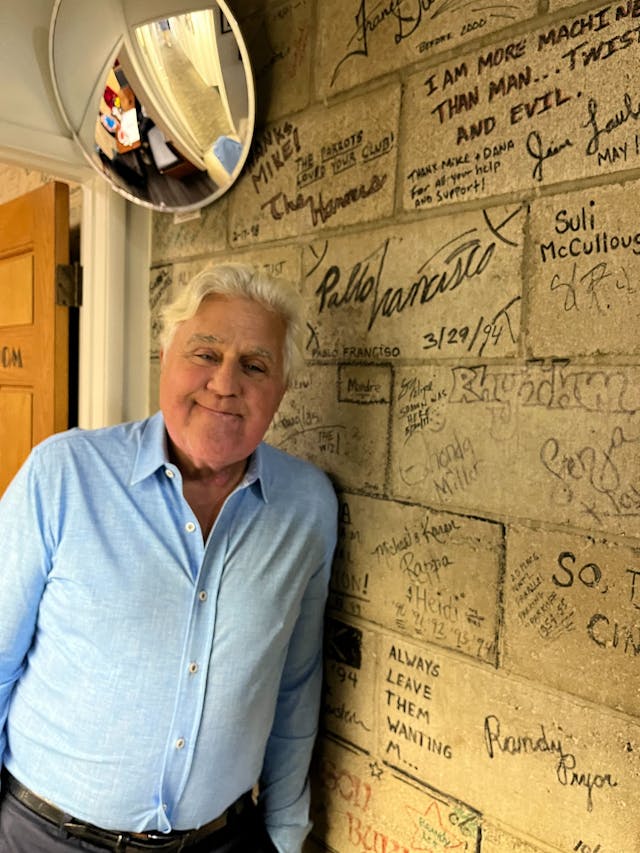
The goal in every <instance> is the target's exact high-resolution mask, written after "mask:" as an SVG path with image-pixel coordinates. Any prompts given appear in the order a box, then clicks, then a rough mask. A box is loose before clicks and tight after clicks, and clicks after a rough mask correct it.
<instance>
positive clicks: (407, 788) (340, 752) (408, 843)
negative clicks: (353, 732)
mask: <svg viewBox="0 0 640 853" xmlns="http://www.w3.org/2000/svg"><path fill="white" fill-rule="evenodd" d="M312 817H313V820H314V827H313V830H312V836H313V838H314V839H316V840H317V841H319V842H320V843H322V844H324V845H325V846H326V847H327V848H328V849H329V850H333V851H340V853H363V851H375V853H383V851H386V853H392V851H395V853H413V851H420V850H422V851H444V850H456V849H459V850H474V851H475V850H478V849H479V846H478V845H479V843H480V831H479V827H480V816H479V815H478V813H477V812H476V811H474V809H472V808H470V807H469V806H467V805H466V804H465V803H462V802H459V801H457V800H456V799H455V798H454V797H450V796H447V795H444V794H442V793H440V792H438V791H434V790H432V789H431V788H429V787H428V786H427V785H423V784H421V783H420V782H419V781H417V780H415V779H411V778H409V777H407V776H403V775H402V774H400V773H398V772H397V771H395V770H394V769H392V768H389V767H387V766H385V765H384V763H383V762H381V761H380V759H379V758H376V757H375V756H373V755H369V754H367V753H365V752H362V751H360V750H356V749H350V748H349V747H347V746H342V745H339V744H337V743H336V742H334V741H332V740H330V739H329V738H323V739H322V740H321V742H320V743H319V744H318V749H317V755H316V760H315V762H314V767H313V771H312Z"/></svg>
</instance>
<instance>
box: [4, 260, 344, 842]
mask: <svg viewBox="0 0 640 853" xmlns="http://www.w3.org/2000/svg"><path fill="white" fill-rule="evenodd" d="M296 299H297V297H296V296H295V294H293V293H289V292H288V291H287V290H286V289H285V288H284V287H283V286H282V285H280V284H276V283H275V282H273V281H271V280H270V279H269V278H268V277H266V276H265V275H264V274H263V273H261V272H260V271H258V270H256V269H254V268H251V267H245V266H241V265H233V264H230V265H227V266H221V267H214V268H213V269H212V270H209V271H205V272H204V273H201V274H200V275H199V276H196V278H195V279H194V280H193V281H192V282H191V284H190V285H189V286H188V287H186V288H184V289H183V290H182V291H181V292H180V294H179V295H178V297H177V299H176V301H175V302H174V303H173V304H172V305H170V306H168V308H167V309H166V311H165V314H164V321H165V324H164V337H163V343H162V347H163V348H162V354H161V374H160V409H161V411H160V412H158V413H157V414H155V415H153V416H152V417H150V418H148V419H147V420H144V421H141V422H137V423H129V424H123V425H119V426H115V427H109V428H106V429H102V430H95V431H83V430H78V429H76V430H71V431H69V432H66V433H62V434H59V435H56V436H53V437H51V438H49V439H47V440H46V441H45V442H43V443H42V444H41V445H39V446H38V447H36V448H35V449H34V450H33V452H32V453H31V455H30V457H29V459H28V460H27V462H26V463H25V465H24V466H23V468H22V469H21V471H20V472H19V473H18V474H17V476H16V478H15V479H14V481H13V483H12V484H11V485H10V487H9V489H8V490H7V492H6V494H5V496H4V498H3V499H2V501H1V502H0V541H1V542H2V549H3V556H2V562H1V563H0V761H1V762H2V764H3V765H4V770H3V775H2V788H1V796H2V801H1V805H0V853H62V851H68V850H105V849H106V850H114V851H141V850H147V851H152V850H158V851H164V853H169V851H191V853H213V851H218V853H266V851H273V850H278V851H280V853H299V851H300V850H301V847H302V843H303V840H304V838H305V836H306V834H307V832H308V829H309V824H308V799H309V791H308V780H307V773H308V767H309V761H310V755H311V750H312V746H313V741H314V737H315V733H316V727H317V717H318V705H319V690H320V682H321V640H322V624H323V610H324V604H325V600H326V593H327V586H328V578H329V573H330V566H331V560H332V555H333V550H334V547H335V538H336V516H337V511H336V509H337V508H336V498H335V494H334V492H333V489H332V487H331V485H330V483H329V481H328V479H327V477H326V476H325V475H324V474H322V473H321V472H320V471H319V470H318V469H316V468H315V467H313V466H312V465H310V464H309V463H307V462H303V461H302V460H299V459H295V458H294V457H291V456H289V455H287V454H285V453H283V452H281V451H279V450H277V449H275V448H272V447H270V446H269V445H267V444H265V443H264V442H263V441H262V439H263V436H264V434H265V431H266V430H267V428H268V427H269V424H270V422H271V419H272V417H273V415H274V413H275V412H276V409H277V408H278V405H279V403H280V401H281V399H282V396H283V394H284V393H285V389H286V386H287V382H288V379H289V377H290V372H291V369H292V367H293V363H294V361H295V358H296V352H298V353H299V347H298V338H299V329H300V321H299V318H298V316H297V313H296V311H297V302H296ZM256 801H257V804H256Z"/></svg>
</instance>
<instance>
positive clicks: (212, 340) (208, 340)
mask: <svg viewBox="0 0 640 853" xmlns="http://www.w3.org/2000/svg"><path fill="white" fill-rule="evenodd" d="M221 343H224V338H219V337H217V336H216V335H205V334H197V333H196V334H193V335H191V337H190V338H189V339H188V340H187V346H193V345H197V344H221ZM242 355H243V357H244V358H247V357H249V358H251V357H252V356H256V355H259V356H262V357H263V358H268V359H269V360H270V361H275V357H274V355H273V353H272V352H271V350H268V349H265V347H256V348H255V349H251V350H247V352H245V353H243V354H242Z"/></svg>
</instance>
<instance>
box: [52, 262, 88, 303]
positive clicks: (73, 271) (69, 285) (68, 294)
mask: <svg viewBox="0 0 640 853" xmlns="http://www.w3.org/2000/svg"><path fill="white" fill-rule="evenodd" d="M56 305H64V306H66V307H67V308H80V306H81V305H82V267H81V265H80V264H79V263H78V262H77V261H75V262H74V263H73V264H57V265H56Z"/></svg>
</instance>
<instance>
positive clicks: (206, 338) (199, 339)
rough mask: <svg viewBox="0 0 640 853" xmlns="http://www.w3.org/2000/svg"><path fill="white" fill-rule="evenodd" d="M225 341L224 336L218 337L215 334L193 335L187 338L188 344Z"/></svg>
mask: <svg viewBox="0 0 640 853" xmlns="http://www.w3.org/2000/svg"><path fill="white" fill-rule="evenodd" d="M221 343H223V339H222V338H218V337H216V336H215V335H198V334H195V335H191V337H190V338H189V339H188V340H187V344H188V345H189V344H221Z"/></svg>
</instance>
